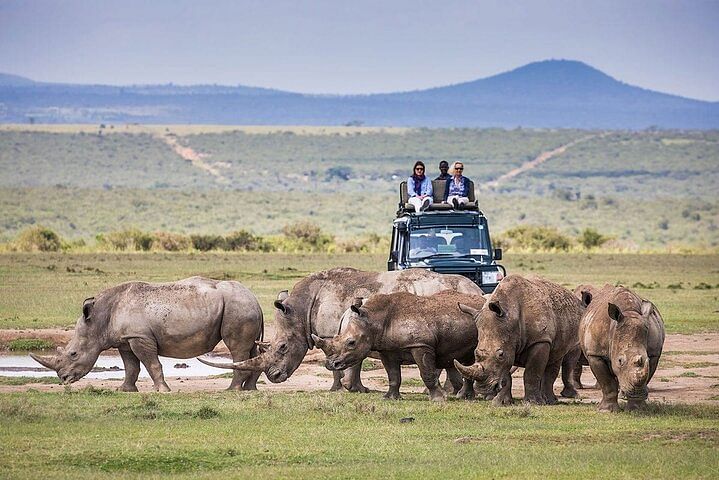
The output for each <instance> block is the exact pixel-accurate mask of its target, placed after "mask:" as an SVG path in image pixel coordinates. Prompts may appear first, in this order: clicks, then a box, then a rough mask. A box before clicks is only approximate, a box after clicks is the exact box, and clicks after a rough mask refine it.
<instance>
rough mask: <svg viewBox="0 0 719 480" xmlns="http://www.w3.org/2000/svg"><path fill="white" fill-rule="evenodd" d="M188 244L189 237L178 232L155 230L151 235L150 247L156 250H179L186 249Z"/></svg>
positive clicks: (189, 243)
mask: <svg viewBox="0 0 719 480" xmlns="http://www.w3.org/2000/svg"><path fill="white" fill-rule="evenodd" d="M190 245H191V242H190V239H189V238H188V237H186V236H185V235H182V234H179V233H170V232H155V233H154V234H153V236H152V248H153V249H156V250H166V251H168V252H179V251H181V250H187V249H188V248H190Z"/></svg>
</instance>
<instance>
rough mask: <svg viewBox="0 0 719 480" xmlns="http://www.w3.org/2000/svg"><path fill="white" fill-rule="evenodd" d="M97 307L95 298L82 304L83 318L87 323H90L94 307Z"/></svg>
mask: <svg viewBox="0 0 719 480" xmlns="http://www.w3.org/2000/svg"><path fill="white" fill-rule="evenodd" d="M94 306H95V297H90V298H86V299H85V301H84V302H82V317H83V318H84V319H85V321H86V322H87V321H90V318H91V315H92V307H94Z"/></svg>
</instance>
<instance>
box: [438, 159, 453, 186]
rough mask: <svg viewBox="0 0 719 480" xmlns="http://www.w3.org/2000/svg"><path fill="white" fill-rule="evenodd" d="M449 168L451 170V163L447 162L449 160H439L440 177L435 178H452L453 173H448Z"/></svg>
mask: <svg viewBox="0 0 719 480" xmlns="http://www.w3.org/2000/svg"><path fill="white" fill-rule="evenodd" d="M447 170H449V163H447V160H442V161H441V162H439V177H437V178H435V180H445V181H446V180H448V179H450V178H452V175H450V174H449V173H447Z"/></svg>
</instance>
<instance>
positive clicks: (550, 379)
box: [542, 362, 562, 405]
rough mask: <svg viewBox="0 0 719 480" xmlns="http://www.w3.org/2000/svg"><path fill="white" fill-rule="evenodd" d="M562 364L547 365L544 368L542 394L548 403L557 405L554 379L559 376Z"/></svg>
mask: <svg viewBox="0 0 719 480" xmlns="http://www.w3.org/2000/svg"><path fill="white" fill-rule="evenodd" d="M561 366H562V364H561V363H560V362H557V363H554V364H550V365H547V366H546V368H545V369H544V376H543V377H542V396H544V401H545V403H546V404H547V405H556V404H557V403H559V402H558V401H557V396H556V395H555V394H554V381H555V380H556V379H557V376H559V369H560V368H561Z"/></svg>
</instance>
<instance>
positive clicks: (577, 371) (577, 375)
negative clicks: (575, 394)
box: [562, 362, 584, 389]
mask: <svg viewBox="0 0 719 480" xmlns="http://www.w3.org/2000/svg"><path fill="white" fill-rule="evenodd" d="M583 369H584V365H582V364H581V362H577V364H576V365H575V366H574V370H573V371H572V381H573V382H574V388H579V389H582V388H584V385H582V370H583ZM562 378H564V366H562Z"/></svg>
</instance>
